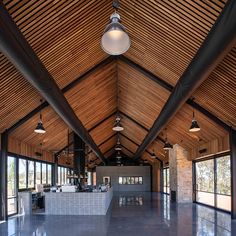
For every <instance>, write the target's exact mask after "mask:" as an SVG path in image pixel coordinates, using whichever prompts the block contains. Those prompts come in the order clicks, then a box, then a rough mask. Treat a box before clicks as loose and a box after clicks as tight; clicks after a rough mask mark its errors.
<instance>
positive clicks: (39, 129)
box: [34, 100, 46, 134]
mask: <svg viewBox="0 0 236 236" xmlns="http://www.w3.org/2000/svg"><path fill="white" fill-rule="evenodd" d="M40 102H41V106H42V100H40ZM41 110H42V109H40V113H39V122H38V124H37V126H36V127H35V129H34V132H35V133H37V134H44V133H45V132H46V130H45V129H44V127H43V121H42V113H41Z"/></svg>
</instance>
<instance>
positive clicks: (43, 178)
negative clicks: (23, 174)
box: [42, 163, 47, 184]
mask: <svg viewBox="0 0 236 236" xmlns="http://www.w3.org/2000/svg"><path fill="white" fill-rule="evenodd" d="M46 166H47V165H46V164H45V163H42V184H47V168H46Z"/></svg>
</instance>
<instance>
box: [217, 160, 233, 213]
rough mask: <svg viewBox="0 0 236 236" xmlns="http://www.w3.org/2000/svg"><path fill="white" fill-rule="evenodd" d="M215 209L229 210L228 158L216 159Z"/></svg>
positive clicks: (229, 181) (229, 179)
mask: <svg viewBox="0 0 236 236" xmlns="http://www.w3.org/2000/svg"><path fill="white" fill-rule="evenodd" d="M216 173H217V175H216V207H218V208H221V209H224V210H228V211H230V210H231V174H230V156H225V157H220V158H216Z"/></svg>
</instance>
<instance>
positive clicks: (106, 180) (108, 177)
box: [102, 176, 111, 185]
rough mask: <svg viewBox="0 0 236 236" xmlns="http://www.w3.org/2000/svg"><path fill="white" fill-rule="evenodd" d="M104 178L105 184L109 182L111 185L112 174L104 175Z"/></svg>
mask: <svg viewBox="0 0 236 236" xmlns="http://www.w3.org/2000/svg"><path fill="white" fill-rule="evenodd" d="M102 180H103V183H104V184H105V185H107V184H109V185H111V178H110V176H103V179H102Z"/></svg>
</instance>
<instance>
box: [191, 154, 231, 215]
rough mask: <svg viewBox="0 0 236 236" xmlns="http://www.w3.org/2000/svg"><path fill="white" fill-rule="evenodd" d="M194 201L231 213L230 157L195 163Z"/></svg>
mask: <svg viewBox="0 0 236 236" xmlns="http://www.w3.org/2000/svg"><path fill="white" fill-rule="evenodd" d="M195 173H196V174H195V181H196V187H195V189H196V201H197V202H200V203H203V204H207V205H210V206H213V207H217V208H220V209H223V210H227V211H231V173H230V156H229V155H227V156H222V157H215V158H214V157H213V159H210V160H205V161H198V162H196V163H195Z"/></svg>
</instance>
